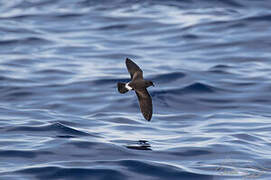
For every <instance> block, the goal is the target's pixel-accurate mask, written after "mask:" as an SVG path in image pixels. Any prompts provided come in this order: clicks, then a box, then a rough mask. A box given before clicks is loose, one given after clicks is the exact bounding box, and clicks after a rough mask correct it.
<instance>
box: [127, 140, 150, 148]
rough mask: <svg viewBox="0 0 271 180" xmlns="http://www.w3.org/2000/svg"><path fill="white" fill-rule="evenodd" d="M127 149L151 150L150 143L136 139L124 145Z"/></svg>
mask: <svg viewBox="0 0 271 180" xmlns="http://www.w3.org/2000/svg"><path fill="white" fill-rule="evenodd" d="M126 147H127V148H128V149H135V150H152V149H151V145H150V144H149V142H148V141H146V140H138V141H136V143H135V144H130V145H126Z"/></svg>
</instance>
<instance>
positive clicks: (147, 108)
mask: <svg viewBox="0 0 271 180" xmlns="http://www.w3.org/2000/svg"><path fill="white" fill-rule="evenodd" d="M126 67H127V69H128V71H129V73H130V75H131V81H130V82H128V83H121V82H119V83H118V90H119V92H120V93H121V94H124V93H126V92H128V91H130V90H134V91H135V93H136V95H137V98H138V101H139V106H140V109H141V112H142V114H143V116H144V118H145V119H146V120H148V121H150V120H151V117H152V99H151V96H150V94H149V93H148V91H147V87H149V86H154V84H153V82H151V81H148V80H145V79H143V71H142V70H141V69H140V67H138V65H136V63H134V62H133V61H132V60H131V59H129V58H126Z"/></svg>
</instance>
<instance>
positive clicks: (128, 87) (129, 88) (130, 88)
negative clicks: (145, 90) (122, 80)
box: [125, 83, 133, 91]
mask: <svg viewBox="0 0 271 180" xmlns="http://www.w3.org/2000/svg"><path fill="white" fill-rule="evenodd" d="M128 84H129V83H126V84H125V88H126V89H128V90H129V91H130V90H132V89H133V88H132V87H131V86H129V85H128Z"/></svg>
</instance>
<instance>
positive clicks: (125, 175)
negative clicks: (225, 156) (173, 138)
mask: <svg viewBox="0 0 271 180" xmlns="http://www.w3.org/2000/svg"><path fill="white" fill-rule="evenodd" d="M89 163H90V164H92V167H81V168H80V167H78V168H74V167H65V166H61V165H60V166H58V165H47V166H45V167H44V166H41V167H28V168H24V169H20V170H17V171H13V172H12V174H17V175H20V174H26V175H28V176H30V177H31V176H32V177H36V178H38V179H62V178H64V179H78V177H80V178H81V179H82V178H83V179H116V180H117V179H137V178H139V177H149V179H167V178H168V177H170V179H173V180H175V179H176V180H177V179H178V180H179V179H180V177H181V178H182V179H202V180H210V179H213V178H214V177H215V176H213V175H204V174H200V173H197V172H188V171H186V170H184V169H183V168H181V167H176V166H172V165H167V164H163V163H159V162H150V161H139V160H117V161H93V162H89Z"/></svg>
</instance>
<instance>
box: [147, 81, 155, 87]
mask: <svg viewBox="0 0 271 180" xmlns="http://www.w3.org/2000/svg"><path fill="white" fill-rule="evenodd" d="M145 85H146V86H147V87H150V86H153V87H154V84H153V82H152V81H145Z"/></svg>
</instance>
